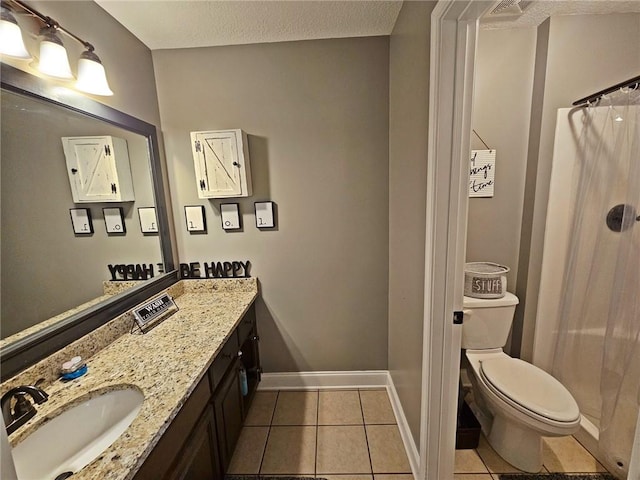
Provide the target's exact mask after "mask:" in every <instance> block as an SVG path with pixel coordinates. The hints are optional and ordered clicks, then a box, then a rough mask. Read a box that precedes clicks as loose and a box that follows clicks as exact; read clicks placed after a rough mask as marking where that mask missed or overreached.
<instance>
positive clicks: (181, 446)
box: [134, 305, 261, 480]
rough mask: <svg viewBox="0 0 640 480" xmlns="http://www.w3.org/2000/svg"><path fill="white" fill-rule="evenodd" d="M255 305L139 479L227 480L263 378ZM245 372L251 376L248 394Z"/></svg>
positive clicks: (151, 455) (161, 441)
mask: <svg viewBox="0 0 640 480" xmlns="http://www.w3.org/2000/svg"><path fill="white" fill-rule="evenodd" d="M258 341H259V338H258V332H257V329H256V317H255V309H254V306H253V305H252V306H251V307H250V308H249V310H248V311H247V312H246V314H245V315H244V317H243V318H242V320H241V321H240V323H239V325H238V326H237V327H236V329H235V330H234V332H233V333H232V334H231V336H230V337H229V338H228V339H227V341H226V342H225V344H224V345H223V347H222V349H221V351H220V352H219V353H218V355H217V356H216V358H215V360H214V361H213V364H212V365H211V367H210V368H209V371H208V372H207V374H206V375H205V376H204V377H203V378H202V380H200V383H199V384H198V386H197V387H196V388H195V390H194V391H193V393H192V394H191V396H190V397H189V399H188V400H187V402H186V403H185V404H184V406H183V407H182V409H181V410H180V412H179V413H178V415H177V416H176V418H175V419H174V420H173V422H171V425H169V427H168V428H167V430H166V431H165V433H164V434H163V435H162V438H161V439H160V441H159V442H158V444H157V445H156V446H155V448H154V449H153V451H152V452H151V453H150V454H149V456H148V457H147V459H146V460H145V462H144V463H143V465H142V467H140V469H139V470H138V472H137V473H136V475H135V477H134V478H135V480H156V479H165V480H222V479H223V478H224V474H225V472H226V470H227V468H228V466H229V462H230V461H231V457H232V455H233V450H234V449H235V446H236V444H237V442H238V437H239V436H240V430H241V429H242V425H243V422H244V419H245V417H246V414H247V410H248V409H249V406H250V405H251V401H252V400H253V396H254V394H255V391H256V389H257V387H258V383H259V382H260V374H261V368H260V354H259V349H258ZM241 370H244V371H245V372H246V375H247V390H246V395H243V391H242V390H243V389H242V380H241V374H240V372H241Z"/></svg>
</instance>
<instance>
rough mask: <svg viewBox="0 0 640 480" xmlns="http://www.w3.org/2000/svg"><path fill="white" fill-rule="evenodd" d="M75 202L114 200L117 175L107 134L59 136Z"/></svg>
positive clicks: (115, 197) (116, 188) (116, 192)
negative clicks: (99, 135)
mask: <svg viewBox="0 0 640 480" xmlns="http://www.w3.org/2000/svg"><path fill="white" fill-rule="evenodd" d="M62 142H63V145H64V151H65V157H66V159H67V168H68V169H69V180H70V181H71V184H72V190H73V191H74V192H73V193H74V198H73V199H74V201H76V202H101V201H106V200H117V199H118V198H119V195H118V175H117V173H116V167H115V161H114V158H113V153H114V152H113V145H112V144H111V141H110V139H109V137H71V138H70V137H65V138H63V139H62Z"/></svg>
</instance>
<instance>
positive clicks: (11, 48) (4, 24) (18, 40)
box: [0, 5, 31, 60]
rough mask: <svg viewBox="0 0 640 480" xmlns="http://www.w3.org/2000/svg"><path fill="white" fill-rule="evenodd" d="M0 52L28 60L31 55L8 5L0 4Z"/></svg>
mask: <svg viewBox="0 0 640 480" xmlns="http://www.w3.org/2000/svg"><path fill="white" fill-rule="evenodd" d="M0 54H2V55H7V56H9V57H14V58H21V59H24V60H28V59H30V58H31V55H30V54H29V52H28V51H27V47H25V46H24V40H23V39H22V30H20V26H19V25H18V22H17V20H16V17H14V16H13V13H11V10H10V9H9V8H8V7H5V6H4V5H2V9H1V12H0Z"/></svg>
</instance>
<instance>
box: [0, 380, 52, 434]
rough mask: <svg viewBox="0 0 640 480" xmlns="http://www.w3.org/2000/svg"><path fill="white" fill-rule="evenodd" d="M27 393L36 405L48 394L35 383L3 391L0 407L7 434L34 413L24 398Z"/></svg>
mask: <svg viewBox="0 0 640 480" xmlns="http://www.w3.org/2000/svg"><path fill="white" fill-rule="evenodd" d="M37 384H38V382H36V385H37ZM27 395H29V396H30V397H31V398H32V399H33V401H34V402H36V403H37V404H38V405H40V404H41V403H44V402H46V401H47V399H48V398H49V395H47V393H46V392H45V391H44V390H42V389H40V388H38V387H37V386H35V385H23V386H20V387H15V388H12V389H11V390H9V391H8V392H7V393H5V394H4V395H3V396H2V399H1V400H0V407H1V408H2V417H3V418H4V423H5V425H6V426H7V435H11V434H12V433H13V432H15V431H16V430H17V429H18V428H19V427H21V426H22V425H24V424H25V423H27V421H28V420H29V419H31V418H32V417H33V416H34V415H35V414H36V411H37V410H36V408H35V407H34V406H33V404H32V403H31V402H30V401H29V399H27V398H26V396H27ZM14 398H15V400H16V402H15V404H14V406H13V408H11V400H13V399H14Z"/></svg>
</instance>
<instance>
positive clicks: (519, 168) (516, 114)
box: [466, 27, 536, 292]
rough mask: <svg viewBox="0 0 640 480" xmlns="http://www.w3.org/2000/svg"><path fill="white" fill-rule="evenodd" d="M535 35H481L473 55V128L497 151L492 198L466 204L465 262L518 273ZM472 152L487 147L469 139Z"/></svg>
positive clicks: (527, 31)
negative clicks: (499, 266)
mask: <svg viewBox="0 0 640 480" xmlns="http://www.w3.org/2000/svg"><path fill="white" fill-rule="evenodd" d="M535 42H536V29H535V28H533V27H531V28H521V29H507V30H481V31H480V32H479V35H478V46H477V52H476V70H475V85H474V95H473V121H472V126H473V128H474V129H475V130H476V131H477V132H478V134H479V135H480V136H481V137H482V139H483V140H484V141H485V142H486V143H487V144H488V145H489V147H490V148H491V149H496V170H495V175H496V177H495V181H496V184H495V188H494V196H493V197H490V198H470V199H469V222H468V226H467V257H466V261H467V262H483V261H490V262H496V263H500V264H502V265H507V266H508V267H510V269H511V271H510V272H509V273H508V275H507V288H508V290H509V291H511V292H514V291H515V289H516V277H517V273H518V253H519V246H520V223H521V220H522V202H523V196H524V181H525V170H526V165H527V146H528V139H529V119H530V116H531V91H532V88H533V65H534V56H535ZM471 148H472V149H478V150H483V149H485V148H486V147H485V146H484V145H483V144H482V143H481V142H480V140H479V139H478V137H477V136H475V135H472V136H471Z"/></svg>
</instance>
